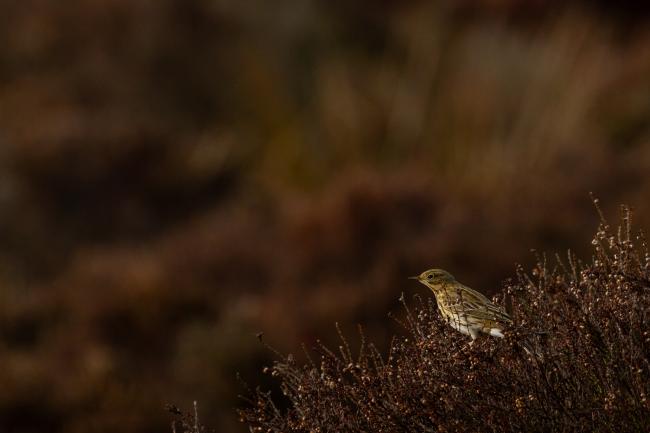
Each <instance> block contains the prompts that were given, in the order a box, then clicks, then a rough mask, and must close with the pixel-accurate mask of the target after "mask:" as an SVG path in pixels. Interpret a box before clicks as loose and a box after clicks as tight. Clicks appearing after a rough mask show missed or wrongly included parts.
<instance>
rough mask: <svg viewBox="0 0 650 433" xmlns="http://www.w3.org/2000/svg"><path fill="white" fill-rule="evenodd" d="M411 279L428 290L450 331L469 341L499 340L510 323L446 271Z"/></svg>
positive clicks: (483, 298) (427, 272)
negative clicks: (491, 337)
mask: <svg viewBox="0 0 650 433" xmlns="http://www.w3.org/2000/svg"><path fill="white" fill-rule="evenodd" d="M411 278H412V279H415V280H418V281H419V282H420V283H422V284H424V285H425V286H427V287H428V288H429V289H431V291H432V292H433V293H434V295H435V297H436V302H437V303H438V309H439V310H440V314H441V315H442V317H443V318H445V320H447V322H448V323H449V325H450V326H451V327H452V328H454V329H456V330H457V331H460V332H462V333H463V334H465V335H469V336H470V337H472V341H473V340H475V339H476V338H478V337H479V335H481V334H486V335H492V336H493V337H503V333H502V331H503V329H504V327H505V325H507V324H508V323H512V319H511V318H510V316H509V315H508V314H507V313H506V312H505V310H504V309H503V308H502V307H500V306H498V305H496V304H494V303H493V302H492V301H490V300H489V299H488V298H486V297H485V296H484V295H483V294H481V293H479V292H477V291H476V290H473V289H470V288H469V287H467V286H464V285H463V284H461V283H459V282H458V281H456V279H455V278H454V277H453V276H452V275H451V274H450V273H449V272H447V271H444V270H442V269H430V270H428V271H425V272H423V273H422V274H420V275H418V276H417V277H411Z"/></svg>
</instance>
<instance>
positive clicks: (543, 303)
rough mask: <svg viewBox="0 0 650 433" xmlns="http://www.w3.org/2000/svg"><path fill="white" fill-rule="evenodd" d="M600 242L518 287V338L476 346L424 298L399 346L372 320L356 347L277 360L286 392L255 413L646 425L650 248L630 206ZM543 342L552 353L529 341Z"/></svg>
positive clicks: (378, 420)
mask: <svg viewBox="0 0 650 433" xmlns="http://www.w3.org/2000/svg"><path fill="white" fill-rule="evenodd" d="M593 244H594V246H595V248H594V256H593V260H592V261H591V263H589V264H586V265H580V264H578V263H577V262H576V259H575V257H573V256H572V255H569V257H568V259H567V260H566V261H565V262H564V263H563V262H559V263H558V266H556V267H554V269H549V267H548V265H547V263H546V261H545V260H544V261H540V262H539V263H537V265H536V266H535V267H534V268H533V270H532V272H530V273H524V272H523V270H520V271H519V272H518V274H517V277H516V278H515V279H513V280H512V281H511V282H509V283H507V284H506V285H505V288H504V292H503V295H502V296H501V300H502V301H503V297H504V296H505V297H506V298H507V300H508V301H510V303H511V307H512V313H513V316H514V318H515V325H514V327H513V328H512V329H511V330H510V332H507V335H506V338H505V339H504V340H500V339H493V338H484V339H482V340H479V341H478V342H477V343H476V344H474V345H472V346H469V345H468V340H467V338H466V337H465V336H462V335H461V334H459V333H456V332H453V331H451V330H450V328H449V326H448V325H447V323H445V322H444V320H443V319H441V317H440V315H439V314H438V312H437V308H436V306H435V302H433V300H432V299H431V297H429V296H427V298H425V299H421V298H419V297H417V298H416V302H415V303H414V304H413V303H411V304H410V305H408V303H406V302H404V309H405V317H404V318H403V319H402V323H403V327H404V329H405V331H406V335H403V336H398V337H396V338H395V339H394V340H393V342H392V344H391V345H390V349H389V351H388V354H387V355H384V354H382V353H381V351H380V350H378V349H377V348H376V346H374V345H373V344H372V343H370V342H368V341H366V339H365V336H364V333H363V331H361V333H360V335H361V342H360V348H359V349H358V351H355V352H354V353H353V351H352V350H351V348H350V345H349V344H348V342H347V340H346V339H345V338H344V337H343V336H341V345H340V346H339V348H338V350H336V349H333V350H330V349H329V348H328V347H327V346H326V345H324V344H318V345H317V346H316V347H315V349H314V352H313V353H309V352H307V353H306V355H307V357H308V359H309V362H308V363H306V364H301V363H299V362H297V361H296V360H295V358H294V357H293V356H292V355H289V356H283V357H281V358H280V359H279V360H277V361H276V362H275V363H274V365H273V367H271V368H268V369H265V371H268V373H269V374H270V375H271V376H273V377H275V378H276V380H277V381H279V383H280V388H281V391H282V394H283V396H284V398H279V397H278V396H277V395H276V396H273V395H272V394H271V393H267V392H262V391H259V390H258V391H257V392H256V393H253V394H252V395H251V396H250V399H249V400H248V401H249V406H248V407H247V408H245V409H243V410H241V411H240V414H241V416H242V421H243V422H245V423H247V424H248V425H249V427H250V428H251V431H260V432H315V431H319V432H369V431H375V432H428V431H431V432H438V431H445V432H452V431H459V432H466V431H473V432H521V431H526V432H548V431H554V432H593V431H617V432H642V431H646V430H647V419H648V417H649V416H650V400H649V397H650V394H649V393H650V382H649V381H648V377H649V374H650V331H649V329H650V328H649V326H648V325H649V324H650V323H649V321H650V253H649V251H648V247H647V244H646V243H645V239H644V238H643V237H641V236H638V235H636V234H633V233H632V230H631V226H630V222H629V212H628V211H626V213H625V220H624V221H623V225H622V226H621V227H619V229H618V231H616V230H611V229H610V228H609V227H608V226H607V225H606V224H605V223H603V225H602V226H601V227H600V228H599V230H598V233H597V234H596V236H595V238H594V241H593ZM339 334H340V333H339ZM531 340H538V341H536V347H537V349H536V350H537V352H538V356H531V355H528V354H526V352H525V351H524V350H522V346H521V342H522V341H531ZM278 402H279V403H278ZM278 404H280V405H282V406H285V407H284V408H279V407H278Z"/></svg>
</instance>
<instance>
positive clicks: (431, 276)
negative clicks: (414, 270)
mask: <svg viewBox="0 0 650 433" xmlns="http://www.w3.org/2000/svg"><path fill="white" fill-rule="evenodd" d="M409 278H411V279H412V280H418V281H419V282H420V283H422V284H424V285H425V286H427V287H429V288H430V289H435V288H437V287H439V286H440V285H441V284H444V283H451V282H454V281H456V279H455V278H454V276H453V275H451V274H450V273H449V272H447V271H445V270H443V269H429V270H428V271H424V272H422V273H421V274H420V275H418V276H415V277H409Z"/></svg>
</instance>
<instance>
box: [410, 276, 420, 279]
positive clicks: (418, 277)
mask: <svg viewBox="0 0 650 433" xmlns="http://www.w3.org/2000/svg"><path fill="white" fill-rule="evenodd" d="M419 279H420V276H419V275H416V276H414V277H409V280H419Z"/></svg>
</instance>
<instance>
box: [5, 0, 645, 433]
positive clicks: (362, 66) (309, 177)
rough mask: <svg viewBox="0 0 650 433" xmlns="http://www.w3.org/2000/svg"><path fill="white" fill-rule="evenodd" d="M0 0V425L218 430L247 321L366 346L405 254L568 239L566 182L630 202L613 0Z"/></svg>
mask: <svg viewBox="0 0 650 433" xmlns="http://www.w3.org/2000/svg"><path fill="white" fill-rule="evenodd" d="M0 3H1V5H0V385H1V386H2V393H0V431H2V432H3V433H5V432H6V433H33V432H42V431H48V432H52V433H79V432H84V433H85V432H98V433H102V432H106V433H108V432H111V433H112V432H115V431H120V432H124V433H131V432H132V433H136V432H137V433H147V432H160V431H167V430H168V427H169V424H168V419H167V414H166V413H165V412H164V410H162V407H163V406H164V404H165V403H166V402H168V401H173V402H176V403H177V404H179V405H180V406H181V407H190V406H191V402H192V401H194V400H198V401H199V402H200V403H201V413H202V416H201V420H202V421H204V422H205V424H206V425H210V426H213V427H214V428H215V429H217V430H218V431H237V429H242V430H243V429H244V427H243V426H242V425H240V424H239V423H238V422H237V419H236V416H235V415H234V412H233V407H235V406H236V405H237V404H238V400H237V398H236V395H237V393H238V391H240V389H239V384H238V382H237V380H236V372H240V373H241V375H242V376H243V377H244V378H246V379H247V380H248V381H251V382H252V381H253V379H252V378H254V377H256V376H257V372H258V371H259V369H260V368H261V366H262V365H264V364H268V363H270V362H271V359H270V356H269V354H268V352H267V351H265V350H264V349H263V348H262V347H260V345H258V344H256V343H257V341H256V339H255V334H256V333H257V332H259V331H264V332H265V333H266V336H267V337H266V338H267V339H268V341H269V343H270V344H272V345H273V346H275V347H277V348H278V349H279V350H282V351H284V352H286V351H289V350H292V349H293V348H295V347H297V346H298V345H299V344H300V342H306V343H307V344H309V345H311V344H313V342H314V340H315V339H316V338H318V337H319V336H320V337H321V338H323V340H325V342H326V343H327V344H328V345H331V344H336V343H335V341H334V340H335V339H334V338H333V337H331V335H332V333H331V332H329V331H328V330H329V329H330V328H331V324H332V323H333V322H334V321H339V322H340V323H342V324H344V325H342V326H343V330H344V331H345V332H346V335H349V333H350V332H351V331H352V329H350V327H352V326H353V324H356V323H362V324H363V325H364V330H365V334H366V336H367V338H368V340H371V341H373V342H375V344H376V345H377V346H378V348H380V349H381V350H385V349H386V348H387V347H388V344H389V343H390V336H391V335H393V334H394V333H395V332H396V331H397V330H396V329H394V325H393V323H392V322H391V321H388V320H386V312H387V311H389V310H392V311H395V310H396V307H397V306H398V303H397V301H396V299H397V297H398V294H399V293H400V292H401V291H407V290H414V291H417V290H422V289H421V288H411V287H409V286H408V285H407V284H408V283H407V281H406V280H404V276H405V275H411V274H412V273H414V272H418V271H420V270H422V269H424V268H427V267H430V266H440V267H444V268H447V269H450V270H453V271H454V273H455V274H457V275H459V276H461V275H462V278H463V280H464V281H465V282H467V283H468V284H469V285H471V286H472V287H475V288H477V289H479V290H481V291H483V292H485V293H487V294H490V295H491V294H493V293H495V290H496V289H497V287H499V282H500V281H501V280H502V279H503V278H504V276H506V275H509V274H510V273H511V271H512V263H513V262H515V261H517V260H525V259H526V257H529V255H528V254H527V252H528V249H529V248H532V247H535V248H539V250H540V251H556V250H560V249H564V248H567V247H571V248H573V249H574V250H575V251H576V253H577V255H579V256H585V255H586V254H587V253H588V250H587V248H584V246H583V243H584V242H583V240H584V239H585V238H586V237H588V236H589V235H590V234H591V232H592V231H593V228H594V227H595V226H596V224H597V218H595V216H594V213H593V211H592V208H591V204H590V203H589V200H588V192H589V191H594V192H595V193H596V194H597V195H598V196H600V197H601V198H602V199H603V203H606V206H605V209H604V211H605V213H606V214H611V213H612V212H614V209H615V206H616V204H617V203H621V202H625V203H630V204H632V205H633V206H634V207H635V208H636V209H637V211H638V212H637V215H638V218H639V222H640V225H641V226H644V227H650V201H648V200H647V197H648V196H650V178H649V177H648V176H647V173H648V172H649V171H650V146H649V144H650V124H649V123H648V121H647V119H649V118H650V86H649V85H648V79H647V77H648V76H650V32H649V31H648V29H649V28H650V27H648V26H647V21H646V19H647V15H645V14H644V13H642V12H643V11H637V10H635V11H633V12H632V13H629V12H626V11H627V9H625V8H622V7H621V6H619V5H620V4H622V3H621V2H617V3H616V6H615V5H614V3H613V2H607V3H608V5H607V6H606V9H605V10H603V9H602V8H601V7H592V6H590V5H591V3H593V2H589V4H590V5H587V3H588V2H583V1H563V2H531V1H523V0H507V1H498V2H495V1H488V0H482V1H475V2H466V1H455V0H452V1H444V2H436V3H435V4H433V3H431V2H421V1H399V2H396V1H379V2H377V1H375V2H368V1H362V2H355V3H354V4H351V2H342V1H335V0H316V1H310V2H305V1H304V0H285V1H280V2H269V1H267V0H250V1H240V0H156V1H151V0H150V1H140V2H134V1H132V0H69V1H66V2H48V1H44V0H22V1H4V2H0ZM623 3H630V2H623ZM613 10H614V11H616V12H619V13H610V12H611V11H613ZM420 293H422V292H420ZM197 372H200V374H197ZM263 380H269V381H268V382H265V383H262V385H265V386H267V387H270V379H268V378H265V379H263Z"/></svg>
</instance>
